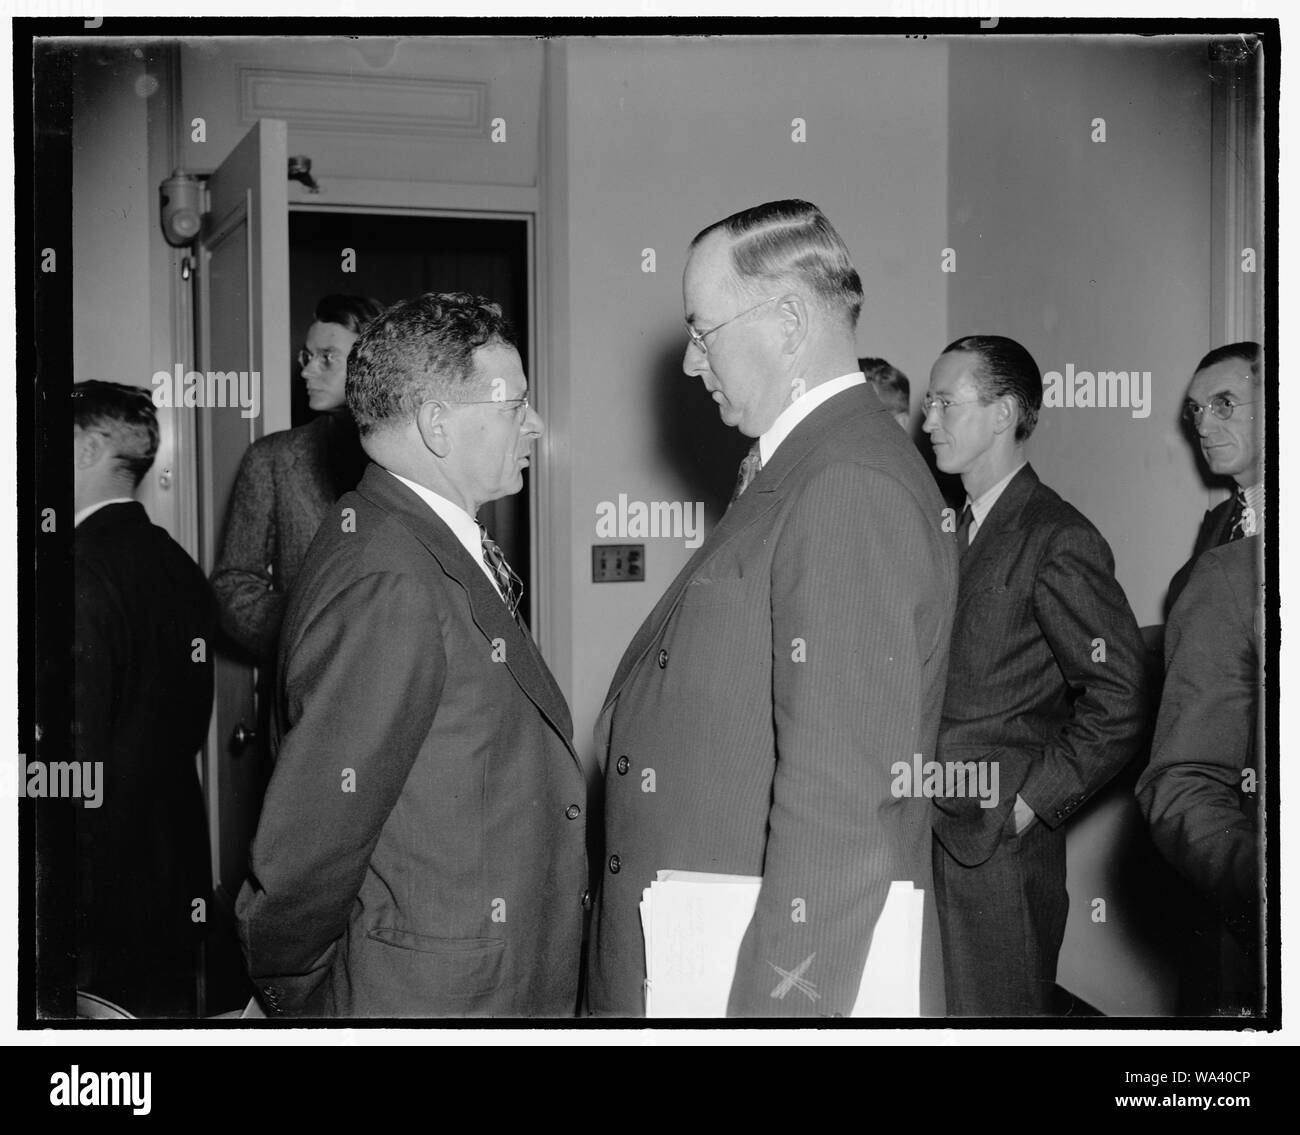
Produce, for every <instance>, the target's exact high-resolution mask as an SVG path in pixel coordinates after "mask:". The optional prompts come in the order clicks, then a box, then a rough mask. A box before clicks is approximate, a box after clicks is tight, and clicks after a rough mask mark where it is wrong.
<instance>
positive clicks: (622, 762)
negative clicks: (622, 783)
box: [614, 757, 632, 776]
mask: <svg viewBox="0 0 1300 1135" xmlns="http://www.w3.org/2000/svg"><path fill="white" fill-rule="evenodd" d="M614 767H615V768H616V769H618V775H619V776H627V770H628V769H630V768H631V767H632V762H631V761H629V760H628V759H627V757H619V758H618V764H616V765H615V766H614Z"/></svg>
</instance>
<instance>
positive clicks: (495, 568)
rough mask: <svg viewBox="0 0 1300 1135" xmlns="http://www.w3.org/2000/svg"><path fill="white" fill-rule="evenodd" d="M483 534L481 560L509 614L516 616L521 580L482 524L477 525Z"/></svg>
mask: <svg viewBox="0 0 1300 1135" xmlns="http://www.w3.org/2000/svg"><path fill="white" fill-rule="evenodd" d="M478 530H479V532H480V533H481V534H482V536H483V562H484V563H486V564H487V566H488V568H489V570H490V571H491V572H492V578H493V579H494V580H496V584H497V590H498V591H499V592H501V598H502V599H503V600H504V601H505V605H506V606H507V607H508V608H509V610H510V614H511V615H514V616H515V617H516V618H518V611H519V600H520V598H521V597H522V596H523V593H524V584H523V581H522V580H521V579H520V578H519V577H518V576H517V575H515V572H514V569H513V568H512V567H511V566H510V565H509V564H508V563H507V562H506V557H505V554H504V553H503V552H502V551H501V549H500V548H499V547H497V542H496V541H495V540H493V539H492V537H491V536H489V535H488V534H487V529H486V528H484V527H483V525H481V524H480V525H479V526H478Z"/></svg>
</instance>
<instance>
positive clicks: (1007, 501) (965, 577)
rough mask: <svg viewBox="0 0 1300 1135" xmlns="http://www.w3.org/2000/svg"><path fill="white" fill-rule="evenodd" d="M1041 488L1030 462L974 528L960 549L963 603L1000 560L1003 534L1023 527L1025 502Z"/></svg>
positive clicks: (961, 599)
mask: <svg viewBox="0 0 1300 1135" xmlns="http://www.w3.org/2000/svg"><path fill="white" fill-rule="evenodd" d="M1037 488H1038V474H1037V473H1035V472H1034V469H1033V466H1032V465H1030V464H1029V463H1028V462H1026V463H1025V465H1024V467H1023V468H1021V469H1020V471H1019V472H1017V473H1016V475H1015V476H1014V477H1012V478H1011V480H1010V481H1009V482H1008V483H1007V487H1006V488H1005V489H1003V490H1002V495H1001V496H1000V497H998V499H997V502H996V503H995V504H994V505H993V508H992V509H991V510H990V511H989V514H988V516H986V517H985V518H984V523H983V524H981V525H980V526H979V528H978V529H977V530H976V532H975V539H974V540H973V541H972V542H971V543H970V544H968V545H967V546H966V547H965V548H963V549H962V552H961V560H960V572H961V583H960V588H959V590H960V592H961V594H960V598H959V599H958V606H959V607H960V606H961V605H962V604H963V603H965V601H966V600H967V598H968V597H969V596H971V595H973V594H974V593H975V592H976V591H977V590H979V588H980V586H981V584H982V583H983V581H984V579H985V577H986V576H987V575H988V573H989V571H990V570H992V568H993V567H994V565H995V564H996V563H997V555H996V553H997V549H998V548H999V547H1001V546H1002V545H1003V543H1004V536H1005V533H1007V532H1012V531H1014V530H1015V529H1017V528H1019V527H1020V524H1021V518H1022V515H1023V513H1024V510H1025V505H1026V504H1028V503H1029V498H1030V497H1032V496H1033V495H1034V491H1035V490H1036V489H1037Z"/></svg>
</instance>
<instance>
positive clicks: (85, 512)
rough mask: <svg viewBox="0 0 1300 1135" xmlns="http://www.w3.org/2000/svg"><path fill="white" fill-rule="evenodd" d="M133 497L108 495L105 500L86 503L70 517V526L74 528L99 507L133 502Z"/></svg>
mask: <svg viewBox="0 0 1300 1135" xmlns="http://www.w3.org/2000/svg"><path fill="white" fill-rule="evenodd" d="M134 503H135V497H110V498H109V499H108V500H106V501H96V502H95V503H94V504H88V505H86V507H85V508H83V509H82V510H81V511H80V512H79V513H77V515H76V516H74V517H73V518H72V527H73V528H76V527H77V526H78V525H79V524H80V523H81V522H82V521H83V520H85V519H86V518H87V517H88V516H93V515H94V514H95V513H97V512H98V511H99V510H100V509H101V508H107V507H108V506H109V505H110V504H134Z"/></svg>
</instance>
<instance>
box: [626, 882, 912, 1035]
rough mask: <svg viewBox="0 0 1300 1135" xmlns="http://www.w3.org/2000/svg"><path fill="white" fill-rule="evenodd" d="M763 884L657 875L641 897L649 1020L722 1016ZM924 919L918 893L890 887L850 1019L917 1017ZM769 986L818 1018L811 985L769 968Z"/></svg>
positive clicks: (908, 886)
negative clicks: (803, 1004)
mask: <svg viewBox="0 0 1300 1135" xmlns="http://www.w3.org/2000/svg"><path fill="white" fill-rule="evenodd" d="M762 882H763V880H762V879H760V878H757V877H755V876H753V875H716V874H710V873H708V872H703V871H660V872H659V873H658V877H657V878H656V880H655V882H653V883H651V884H650V886H649V887H647V888H646V889H645V890H644V891H643V892H642V896H641V928H642V931H643V932H644V935H645V962H646V1016H647V1017H725V1016H726V1015H727V998H728V996H729V994H730V992H731V981H732V978H733V977H734V976H735V972H736V959H737V957H738V956H739V954H740V943H741V940H742V939H743V938H744V937H745V931H746V930H747V929H748V927H749V923H750V920H751V919H752V918H753V916H754V908H755V906H756V905H757V903H758V890H759V887H760V886H761V885H762ZM924 913H925V892H924V891H920V890H917V889H916V888H915V887H914V886H913V885H912V884H911V883H910V882H902V881H895V882H893V883H891V884H890V885H889V894H888V896H887V898H886V900H885V906H884V909H883V910H882V911H881V913H880V918H879V920H878V921H877V923H876V926H875V929H874V931H873V932H872V935H871V945H870V947H869V949H868V952H867V963H866V968H865V969H864V970H863V973H862V981H861V984H860V985H859V987H858V997H857V1001H856V1003H855V1004H854V1006H853V1013H852V1015H853V1016H855V1017H916V1016H920V1012H921V931H922V924H923V920H924ZM772 987H773V995H774V996H782V997H791V996H793V997H800V998H801V999H806V1000H807V1007H808V1015H809V1016H816V1015H817V1014H818V1013H819V1012H820V1010H819V1009H818V1006H817V997H816V987H815V984H814V983H812V982H806V981H804V980H803V979H802V976H801V975H800V974H797V973H794V972H793V971H791V973H788V974H785V976H783V975H782V972H781V971H778V970H776V969H773V972H772Z"/></svg>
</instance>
